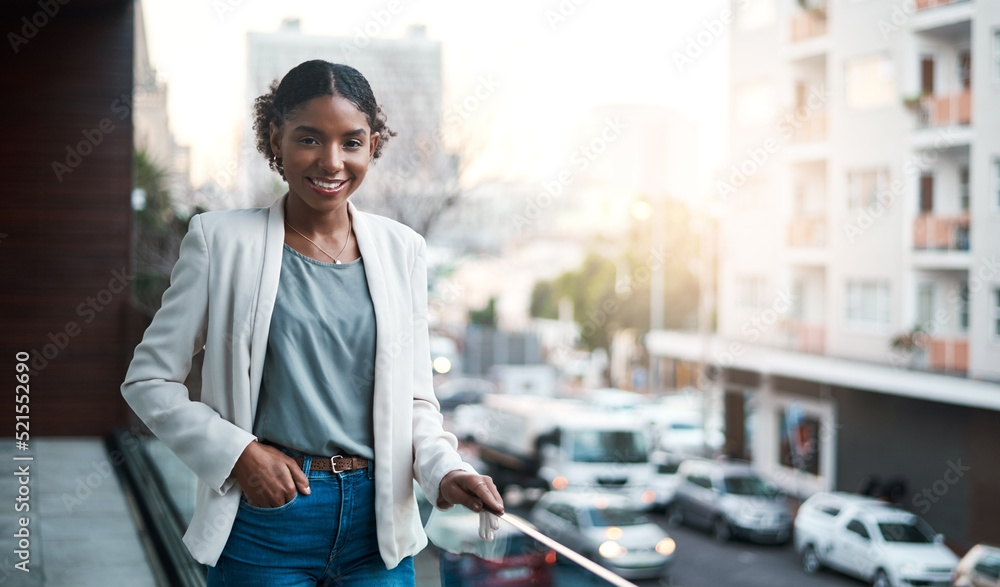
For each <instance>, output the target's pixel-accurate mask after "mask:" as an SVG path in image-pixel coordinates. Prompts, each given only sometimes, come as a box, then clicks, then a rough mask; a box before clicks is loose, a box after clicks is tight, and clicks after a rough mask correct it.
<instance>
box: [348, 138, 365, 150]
mask: <svg viewBox="0 0 1000 587" xmlns="http://www.w3.org/2000/svg"><path fill="white" fill-rule="evenodd" d="M345 146H346V147H347V148H349V149H360V148H361V147H362V145H361V141H359V140H357V139H351V140H349V141H347V144H346V145H345Z"/></svg>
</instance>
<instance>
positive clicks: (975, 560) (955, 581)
mask: <svg viewBox="0 0 1000 587" xmlns="http://www.w3.org/2000/svg"><path fill="white" fill-rule="evenodd" d="M951 584H952V585H953V586H954V587H1000V548H997V547H995V546H986V545H985V544H977V545H975V546H973V547H972V549H971V550H970V551H969V552H967V553H966V554H965V556H964V557H962V560H960V561H958V566H956V567H955V572H954V573H953V574H952V576H951Z"/></svg>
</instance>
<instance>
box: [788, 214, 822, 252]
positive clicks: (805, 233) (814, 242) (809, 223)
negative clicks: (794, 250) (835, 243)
mask: <svg viewBox="0 0 1000 587" xmlns="http://www.w3.org/2000/svg"><path fill="white" fill-rule="evenodd" d="M788 245H789V246H791V247H825V246H826V218H825V217H823V216H816V217H800V218H793V219H792V220H791V221H790V222H789V223H788Z"/></svg>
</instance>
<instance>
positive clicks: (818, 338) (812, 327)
mask: <svg viewBox="0 0 1000 587" xmlns="http://www.w3.org/2000/svg"><path fill="white" fill-rule="evenodd" d="M782 330H784V332H785V335H786V337H787V338H786V344H787V347H788V348H789V349H791V350H794V351H800V352H804V353H814V354H823V351H824V349H825V348H826V328H825V327H824V326H823V325H822V324H817V323H814V322H805V321H803V320H798V319H794V318H791V319H788V320H786V321H785V322H784V323H782Z"/></svg>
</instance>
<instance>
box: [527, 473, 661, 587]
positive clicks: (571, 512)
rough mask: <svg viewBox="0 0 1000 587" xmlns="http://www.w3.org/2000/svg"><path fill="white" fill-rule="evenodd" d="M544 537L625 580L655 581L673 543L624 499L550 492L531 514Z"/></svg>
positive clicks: (617, 496) (607, 495)
mask: <svg viewBox="0 0 1000 587" xmlns="http://www.w3.org/2000/svg"><path fill="white" fill-rule="evenodd" d="M530 518H531V521H532V522H533V523H534V524H535V526H536V527H537V528H538V529H539V530H540V531H541V532H542V533H544V534H546V535H548V536H550V537H552V538H553V539H554V540H556V541H558V542H561V543H563V544H565V545H566V546H567V547H569V548H571V549H572V550H575V551H576V552H578V553H580V554H582V555H583V556H586V557H587V558H589V559H591V560H593V561H596V562H597V563H599V564H601V565H602V566H604V567H607V568H608V569H610V570H611V571H612V572H614V573H617V574H618V575H620V576H622V577H625V578H627V579H655V578H659V577H661V576H662V575H663V572H664V571H665V570H666V568H667V567H668V566H670V564H671V563H673V560H674V550H675V549H676V546H677V545H676V544H675V543H674V539H673V538H671V537H670V536H669V535H668V534H667V533H666V532H665V531H664V530H663V528H661V527H660V526H658V525H657V524H656V523H655V522H653V521H652V520H650V519H649V518H647V517H646V516H645V514H643V513H642V512H641V511H640V510H639V509H637V508H636V507H635V506H634V505H632V502H631V501H629V500H628V499H627V498H625V497H624V496H622V495H619V494H614V493H597V492H574V491H550V492H548V493H546V494H545V495H543V496H542V498H541V499H539V500H538V503H537V504H536V505H535V507H534V508H533V509H532V510H531V515H530Z"/></svg>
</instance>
